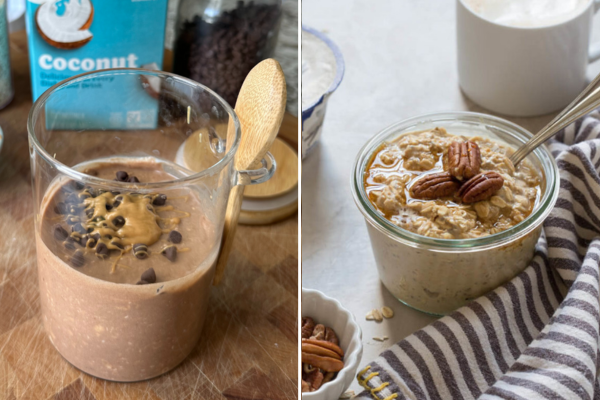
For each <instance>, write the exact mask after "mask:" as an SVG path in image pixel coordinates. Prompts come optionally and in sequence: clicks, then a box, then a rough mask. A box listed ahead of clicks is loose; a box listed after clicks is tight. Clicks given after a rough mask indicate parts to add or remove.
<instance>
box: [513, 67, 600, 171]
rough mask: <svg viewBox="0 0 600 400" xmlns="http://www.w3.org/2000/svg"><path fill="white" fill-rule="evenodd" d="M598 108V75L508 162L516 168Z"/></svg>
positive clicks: (599, 96)
mask: <svg viewBox="0 0 600 400" xmlns="http://www.w3.org/2000/svg"><path fill="white" fill-rule="evenodd" d="M599 106H600V75H598V76H597V77H596V79H594V80H593V81H592V83H590V84H589V85H588V87H586V88H585V89H584V91H583V92H581V93H580V94H579V96H577V98H576V99H575V100H573V102H572V103H571V104H569V105H568V106H567V108H565V109H564V110H562V111H561V112H560V114H558V115H557V116H556V117H555V118H554V119H553V120H552V121H550V123H549V124H548V125H546V126H545V127H544V128H543V129H542V130H541V131H539V132H538V133H537V134H536V135H534V136H533V137H532V138H531V139H530V140H529V141H528V142H527V143H525V144H524V145H523V146H521V147H519V148H518V149H517V151H515V152H514V153H513V155H512V156H510V161H512V163H513V165H514V166H515V167H516V166H517V164H518V163H520V162H521V160H523V159H524V158H525V157H526V156H527V155H528V154H529V153H531V152H532V151H533V150H534V149H536V148H537V147H538V146H539V145H540V144H542V143H544V142H545V141H546V140H548V139H549V138H551V137H552V136H554V135H555V134H556V133H557V132H558V131H560V130H561V129H563V128H565V127H567V126H569V125H570V124H572V123H573V122H575V120H577V119H578V118H580V117H582V116H584V115H586V114H587V113H589V112H590V111H592V110H594V109H595V108H597V107H599Z"/></svg>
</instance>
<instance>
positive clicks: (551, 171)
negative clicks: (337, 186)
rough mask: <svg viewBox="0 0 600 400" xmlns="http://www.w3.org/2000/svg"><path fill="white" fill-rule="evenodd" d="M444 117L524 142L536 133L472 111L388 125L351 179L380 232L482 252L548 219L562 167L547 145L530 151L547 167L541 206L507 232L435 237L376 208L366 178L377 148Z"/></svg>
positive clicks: (444, 247)
mask: <svg viewBox="0 0 600 400" xmlns="http://www.w3.org/2000/svg"><path fill="white" fill-rule="evenodd" d="M442 120H444V121H446V120H447V121H450V120H455V121H464V122H471V123H478V124H485V125H487V126H493V127H494V128H499V129H501V130H502V132H503V133H508V134H509V135H511V136H512V137H513V138H514V139H517V140H519V141H521V142H524V141H526V140H528V139H529V138H530V137H532V136H533V135H532V134H531V132H529V131H528V130H526V129H525V128H523V127H520V126H519V125H517V124H514V123H512V122H510V121H507V120H505V119H503V118H499V117H495V116H492V115H487V114H482V113H475V112H468V111H455V112H440V113H431V114H425V115H420V116H416V117H413V118H409V119H405V120H403V121H400V122H397V123H394V124H392V125H390V126H388V127H386V128H385V129H383V130H382V131H380V132H379V133H377V134H376V135H375V136H374V137H373V138H371V139H370V140H369V141H368V142H367V143H366V144H365V145H364V146H363V147H362V148H361V150H360V151H359V153H358V155H357V157H356V159H355V161H354V167H353V172H352V178H351V179H352V182H351V186H352V195H353V197H354V202H355V203H356V205H357V207H358V209H359V210H360V211H361V212H362V214H363V215H364V217H365V219H366V220H367V222H368V223H370V224H371V225H372V226H373V227H375V228H376V229H378V230H379V231H380V232H382V233H384V234H386V235H387V236H391V237H392V238H393V239H394V240H398V241H401V242H403V243H405V244H407V245H410V246H413V247H415V246H416V247H419V246H426V247H427V248H428V249H433V250H440V251H453V250H454V251H461V252H468V251H480V250H483V249H486V248H489V247H497V246H499V245H505V244H507V243H510V242H511V241H513V240H515V239H518V238H520V237H523V236H525V235H526V234H528V233H530V232H531V231H533V230H535V229H536V228H537V227H538V226H539V225H540V224H541V223H542V222H543V221H544V220H545V219H546V217H547V216H548V214H549V213H550V211H551V210H552V208H553V206H554V204H555V203H556V200H557V198H558V191H559V188H560V185H559V174H558V166H557V164H556V161H555V160H554V157H552V154H551V153H550V152H549V150H548V149H547V147H546V146H545V145H542V146H539V147H538V148H537V149H535V150H534V151H533V152H532V153H531V154H530V156H531V155H535V156H536V158H537V160H538V161H539V162H540V164H541V165H542V168H543V170H544V175H545V178H546V188H545V190H544V193H543V194H542V198H541V200H540V202H539V204H538V206H537V208H536V209H534V211H533V212H532V213H531V214H530V215H529V216H528V217H527V218H525V219H524V220H523V221H521V222H520V223H518V224H517V225H514V226H512V227H510V228H509V229H506V230H504V231H501V232H498V233H495V234H493V235H488V236H482V237H479V238H470V239H441V238H433V237H429V236H424V235H420V234H417V233H414V232H411V231H409V230H406V229H404V228H401V227H399V226H398V225H395V224H394V223H392V222H391V221H389V220H388V219H386V218H385V217H384V216H383V215H382V214H381V213H380V212H379V211H377V210H376V209H375V208H374V206H373V204H372V203H371V201H370V200H369V198H368V196H367V194H366V191H365V188H364V181H363V178H364V173H365V168H366V165H367V163H368V162H369V161H370V160H371V158H372V156H373V154H374V152H375V150H376V149H377V148H378V147H379V145H381V143H383V142H384V141H386V140H388V139H390V138H392V137H394V136H398V135H400V134H402V133H408V132H407V131H404V129H406V128H410V127H411V126H414V125H418V124H422V123H428V122H429V123H431V122H435V121H442Z"/></svg>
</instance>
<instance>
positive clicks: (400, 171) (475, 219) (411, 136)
mask: <svg viewBox="0 0 600 400" xmlns="http://www.w3.org/2000/svg"><path fill="white" fill-rule="evenodd" d="M466 140H469V141H471V142H474V143H476V144H477V145H478V146H479V149H480V151H481V172H487V171H494V172H497V173H498V174H500V175H501V176H502V178H503V179H504V185H503V186H502V188H501V189H500V190H499V191H498V192H497V193H495V194H494V195H493V196H492V197H491V198H489V199H487V200H483V201H478V202H476V203H471V204H465V203H463V202H462V201H461V200H460V198H459V197H458V196H456V195H452V196H447V197H443V198H440V199H436V200H420V199H416V198H414V197H413V196H411V193H410V188H411V187H412V185H413V184H414V183H415V182H416V181H418V180H419V179H421V178H423V177H424V176H425V175H428V174H435V173H440V172H444V171H448V148H449V147H450V145H451V144H452V143H453V142H464V141H466ZM512 153H513V150H512V149H511V148H509V147H508V146H506V145H503V144H500V143H497V142H494V141H492V140H490V139H487V138H483V137H478V136H476V137H469V138H467V137H463V136H456V135H452V134H449V133H448V132H446V130H445V129H444V128H435V129H433V130H430V131H423V132H412V133H407V134H404V135H401V136H400V137H399V138H397V139H396V140H394V141H393V142H391V143H384V144H382V146H381V147H380V148H379V149H378V151H377V152H376V153H375V155H374V157H373V159H372V160H371V163H370V164H369V165H368V168H367V173H366V174H365V181H364V184H365V190H366V193H367V195H368V196H369V199H370V201H371V203H372V204H373V205H374V206H375V208H376V209H377V210H379V211H380V212H381V213H382V214H383V215H385V217H386V218H387V219H388V220H390V221H391V222H393V223H394V224H396V225H398V226H400V227H401V228H404V229H407V230H409V231H411V232H415V233H418V234H420V235H424V236H430V237H434V238H443V239H468V238H477V237H481V236H487V235H492V234H494V233H498V232H501V231H504V230H506V229H509V228H510V227H512V226H514V225H516V224H518V223H519V222H521V221H523V220H524V219H525V218H527V217H528V216H529V214H531V212H532V211H533V209H534V207H535V205H536V204H537V202H538V201H539V199H540V196H541V193H542V184H543V175H541V173H540V172H539V171H537V170H536V169H535V168H534V166H533V165H532V164H531V163H530V162H529V161H528V160H524V161H522V162H521V163H520V164H519V165H518V167H517V168H516V169H515V168H514V167H513V165H512V163H511V162H510V160H509V159H508V157H509V156H510V155H511V154H512Z"/></svg>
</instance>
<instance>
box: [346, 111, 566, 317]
mask: <svg viewBox="0 0 600 400" xmlns="http://www.w3.org/2000/svg"><path fill="white" fill-rule="evenodd" d="M531 136H532V134H531V133H529V132H528V131H526V130H525V129H523V128H521V127H519V126H517V125H515V124H513V123H511V122H508V121H506V120H503V119H500V118H496V117H492V116H488V115H484V114H477V113H467V112H456V113H443V114H431V115H425V116H421V117H416V118H412V119H409V120H406V121H403V122H400V123H397V124H395V125H392V126H390V127H388V128H387V129H385V130H383V131H382V132H380V133H379V134H377V135H376V136H375V137H374V138H373V139H371V140H370V141H369V142H368V143H367V144H366V145H365V146H364V147H363V148H362V150H361V151H360V153H359V155H358V157H357V159H356V162H355V166H354V171H353V177H352V189H353V195H354V200H355V202H356V205H357V206H358V208H359V210H360V211H361V212H362V213H363V215H364V217H365V220H366V222H367V230H368V232H369V236H370V240H371V246H372V248H373V253H374V255H375V261H376V264H377V269H378V272H379V277H380V279H381V281H382V282H383V284H384V285H385V286H386V287H387V289H388V290H389V291H390V292H391V293H392V294H393V295H394V296H395V297H396V298H397V299H398V300H400V301H401V302H403V303H405V304H407V305H409V306H411V307H413V308H416V309H418V310H421V311H424V312H428V313H431V314H437V315H443V314H447V313H449V312H451V311H453V310H455V309H457V308H459V307H461V306H463V305H464V304H466V303H467V302H468V301H470V300H472V299H475V298H477V297H479V296H481V295H483V294H485V293H486V292H488V291H490V290H492V289H494V288H496V287H498V286H500V285H501V284H503V283H505V282H507V281H509V280H510V279H511V278H513V277H514V276H516V275H517V274H518V273H520V272H521V271H523V270H524V269H525V268H526V267H527V265H528V264H529V262H530V261H531V259H532V258H533V253H534V248H535V244H536V243H537V241H538V239H539V237H540V234H541V232H542V222H543V221H544V219H545V218H546V217H547V215H548V214H549V212H550V210H551V209H552V207H553V206H554V203H555V202H556V199H557V196H558V189H559V184H558V179H559V177H558V169H557V166H556V163H555V161H554V159H553V157H552V155H551V154H550V152H549V151H548V149H547V148H546V147H544V146H541V147H539V148H538V149H536V150H535V151H534V152H533V153H532V154H531V155H530V156H529V157H528V158H527V159H525V160H524V161H522V162H521V163H520V164H519V165H518V166H516V167H515V166H513V165H512V163H511V162H510V161H509V159H508V158H509V156H510V155H511V154H512V152H513V151H514V149H516V148H518V147H519V146H520V145H521V144H522V143H524V142H526V141H527V140H528V139H529V138H530V137H531Z"/></svg>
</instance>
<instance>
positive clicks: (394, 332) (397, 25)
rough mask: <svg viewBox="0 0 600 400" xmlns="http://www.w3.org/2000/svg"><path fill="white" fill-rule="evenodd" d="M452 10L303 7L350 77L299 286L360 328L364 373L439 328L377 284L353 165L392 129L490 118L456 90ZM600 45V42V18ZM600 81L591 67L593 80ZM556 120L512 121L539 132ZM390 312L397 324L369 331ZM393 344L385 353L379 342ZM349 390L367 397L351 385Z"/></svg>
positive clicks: (342, 0) (346, 3)
mask: <svg viewBox="0 0 600 400" xmlns="http://www.w3.org/2000/svg"><path fill="white" fill-rule="evenodd" d="M454 8H455V3H454V1H451V0H402V1H398V0H377V1H373V0H303V1H302V23H303V24H305V25H308V26H311V27H313V28H316V29H319V30H321V31H323V32H325V33H326V34H327V35H328V36H329V37H330V38H331V39H332V40H333V41H335V42H336V43H337V44H338V46H339V47H340V49H341V51H342V53H343V55H344V59H345V61H346V74H345V77H344V79H343V81H342V83H341V85H340V87H339V89H338V90H337V91H336V92H335V93H334V94H333V96H332V97H331V98H330V100H329V103H328V109H327V116H326V120H325V124H324V128H323V136H322V138H321V143H320V145H318V146H317V148H316V149H315V150H314V151H313V152H312V153H310V154H309V155H308V157H307V158H306V159H305V160H304V162H303V169H302V286H303V287H306V288H313V289H318V290H321V291H322V292H324V293H325V294H327V295H329V296H331V297H334V298H337V299H338V300H340V301H341V303H342V304H343V305H344V306H345V307H346V308H348V309H349V310H350V311H351V312H352V313H354V315H355V316H356V318H357V320H358V321H359V323H360V325H361V328H362V330H363V344H364V352H363V357H362V361H361V363H360V365H359V369H361V368H363V367H364V366H365V365H367V364H368V362H369V361H372V360H373V359H374V358H375V357H377V355H378V354H379V353H380V352H382V351H383V350H385V349H386V348H387V347H389V346H390V345H392V344H393V343H395V342H397V341H399V340H401V339H402V338H404V337H405V336H407V335H409V334H410V333H412V332H414V331H416V330H418V329H419V328H422V327H424V326H425V325H427V324H429V323H430V322H432V321H434V318H433V317H431V316H428V315H426V314H423V313H421V312H418V311H414V310H412V309H410V308H408V307H406V306H404V305H403V304H401V303H400V302H398V301H397V300H396V299H394V298H393V297H392V295H391V294H390V293H389V292H388V291H387V289H385V287H384V286H383V285H382V284H381V283H380V281H379V278H378V276H377V271H376V268H375V260H374V258H373V253H372V251H371V247H370V245H369V238H368V235H367V230H366V226H365V222H364V219H363V217H362V214H361V213H360V212H359V211H358V209H357V208H356V206H355V205H354V201H353V199H352V193H351V191H350V174H351V169H352V165H353V162H354V159H355V157H356V155H357V153H358V151H359V149H360V148H361V147H362V146H363V144H364V143H365V142H366V141H367V140H368V139H370V138H371V137H372V136H373V135H374V134H376V133H377V132H379V131H380V130H381V129H383V128H385V127H386V126H388V125H391V124H392V123H394V122H397V121H400V120H403V119H406V118H409V117H413V116H417V115H420V114H426V113H431V112H439V111H457V110H469V111H476V112H487V111H486V110H484V109H482V108H481V107H479V106H477V105H475V104H474V103H473V102H471V101H470V100H469V99H467V98H466V97H465V96H464V95H463V94H462V93H461V91H460V89H459V87H458V83H457V71H456V51H455V47H456V44H455V11H454ZM593 39H594V40H600V20H599V19H598V18H596V21H595V27H594V34H593ZM598 73H600V63H595V64H594V65H591V66H590V67H589V70H588V77H589V78H592V77H594V76H595V75H596V74H598ZM551 118H552V116H551V115H548V116H543V117H535V118H510V117H508V118H507V119H509V120H511V121H513V122H515V123H517V124H519V125H521V126H523V127H525V128H526V129H528V130H530V131H532V132H536V131H537V130H539V129H540V128H542V127H543V126H544V125H545V124H546V123H547V122H548V121H549V120H550V119H551ZM383 305H387V306H389V307H391V308H393V310H394V312H395V314H396V315H395V316H394V318H392V319H390V320H384V321H383V322H382V323H376V322H373V321H366V320H365V314H366V313H367V312H368V311H369V310H371V309H373V308H375V307H381V306H383ZM375 336H378V337H383V336H388V337H389V339H388V340H387V341H386V342H383V343H380V342H377V341H375V340H373V337H375ZM350 389H352V390H354V391H355V392H356V393H358V392H359V391H361V388H360V386H359V385H358V383H357V382H356V380H355V381H354V383H353V384H352V386H351V387H350Z"/></svg>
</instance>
